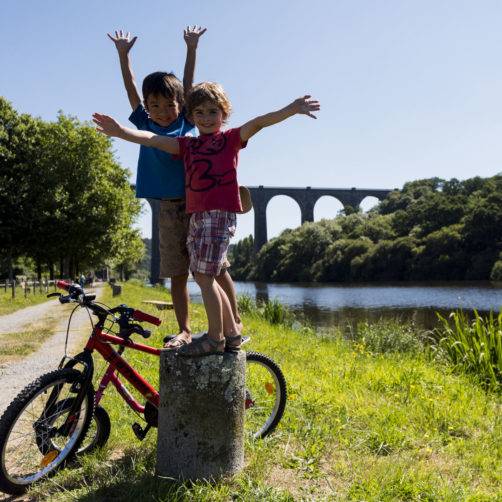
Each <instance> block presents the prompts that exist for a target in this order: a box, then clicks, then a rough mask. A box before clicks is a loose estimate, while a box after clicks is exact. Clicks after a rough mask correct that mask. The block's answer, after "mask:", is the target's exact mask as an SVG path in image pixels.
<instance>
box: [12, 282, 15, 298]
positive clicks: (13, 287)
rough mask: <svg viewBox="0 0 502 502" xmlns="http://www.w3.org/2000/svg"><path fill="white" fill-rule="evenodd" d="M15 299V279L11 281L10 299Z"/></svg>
mask: <svg viewBox="0 0 502 502" xmlns="http://www.w3.org/2000/svg"><path fill="white" fill-rule="evenodd" d="M15 297H16V279H12V298H15Z"/></svg>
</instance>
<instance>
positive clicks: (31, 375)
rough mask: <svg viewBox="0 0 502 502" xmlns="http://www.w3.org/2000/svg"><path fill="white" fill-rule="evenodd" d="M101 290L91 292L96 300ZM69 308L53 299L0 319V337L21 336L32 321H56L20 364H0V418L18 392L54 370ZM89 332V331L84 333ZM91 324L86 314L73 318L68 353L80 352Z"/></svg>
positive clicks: (82, 311)
mask: <svg viewBox="0 0 502 502" xmlns="http://www.w3.org/2000/svg"><path fill="white" fill-rule="evenodd" d="M102 291H103V289H102V288H95V290H94V292H95V293H96V297H97V298H99V296H100V294H101V293H102ZM70 312H71V307H70V308H68V306H63V305H61V304H60V303H59V301H58V300H57V299H55V300H51V301H48V302H46V303H42V304H40V305H34V306H32V307H26V308H25V309H22V310H18V311H17V312H14V313H13V314H9V315H5V316H0V336H1V335H2V334H3V333H14V332H22V331H23V328H24V329H26V327H29V326H30V324H33V323H34V322H36V321H40V320H46V319H59V322H58V323H57V325H56V333H55V334H54V335H53V336H52V337H51V338H49V339H48V340H47V341H46V342H45V343H43V344H42V345H41V346H40V347H39V348H38V349H37V351H36V352H34V353H33V354H31V355H29V356H27V357H25V358H24V359H22V360H19V361H15V362H12V363H5V364H0V389H1V392H0V415H1V414H2V413H3V412H4V410H5V408H7V406H8V405H9V403H10V402H11V401H12V399H13V398H14V397H15V396H16V395H17V394H18V393H19V391H20V390H21V389H23V388H24V387H26V385H28V384H29V383H30V382H32V381H33V380H35V378H37V377H38V376H40V375H42V374H44V373H48V372H49V371H52V370H55V369H57V367H58V364H59V362H60V361H61V358H62V357H63V355H64V348H65V339H66V328H67V326H68V319H69V315H70ZM86 328H89V329H86ZM90 329H91V321H90V318H89V315H88V313H87V311H85V310H84V309H78V310H77V311H76V312H75V314H74V315H73V318H72V322H71V330H70V335H69V338H68V353H69V354H75V353H77V351H78V352H80V349H81V348H82V340H85V339H86V337H88V336H89V332H90Z"/></svg>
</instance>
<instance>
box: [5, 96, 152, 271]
mask: <svg viewBox="0 0 502 502" xmlns="http://www.w3.org/2000/svg"><path fill="white" fill-rule="evenodd" d="M0 99H1V100H0V160H1V170H0V238H1V239H2V243H3V246H2V247H5V249H7V252H8V253H9V256H13V257H15V256H21V255H26V256H29V257H31V258H33V259H34V260H35V262H36V264H37V266H38V271H39V274H40V273H41V268H42V265H47V266H48V268H49V270H51V273H52V271H53V268H54V265H55V264H56V263H58V262H59V263H60V264H61V269H62V270H61V273H62V275H64V276H65V277H72V276H75V274H76V273H77V272H82V271H83V270H84V269H85V268H89V267H93V266H98V265H101V264H104V263H105V262H106V261H107V260H110V261H113V262H114V263H123V262H124V261H127V260H133V261H134V260H136V261H137V260H138V259H140V257H141V255H142V252H143V244H142V243H141V239H140V237H139V234H138V232H137V231H133V230H131V226H132V224H133V223H134V221H135V219H136V217H137V215H138V214H139V213H140V211H141V203H140V201H139V200H138V199H136V198H135V196H134V193H133V192H132V190H131V188H130V185H129V181H128V176H129V174H130V173H129V172H128V171H127V170H125V169H123V168H121V167H120V165H119V164H118V163H117V162H116V161H115V160H114V158H113V153H112V150H111V146H112V143H111V140H110V139H109V138H107V137H105V136H103V135H100V134H99V133H97V132H96V131H95V130H94V127H93V126H91V125H90V124H81V123H79V122H78V121H77V120H76V119H75V118H73V117H66V116H64V115H63V114H62V113H61V112H60V114H59V117H58V120H57V121H56V122H52V123H45V122H42V121H41V120H35V119H32V118H31V117H30V116H28V115H18V114H17V112H15V110H13V109H12V106H11V105H10V103H8V102H7V101H5V100H4V99H2V98H0Z"/></svg>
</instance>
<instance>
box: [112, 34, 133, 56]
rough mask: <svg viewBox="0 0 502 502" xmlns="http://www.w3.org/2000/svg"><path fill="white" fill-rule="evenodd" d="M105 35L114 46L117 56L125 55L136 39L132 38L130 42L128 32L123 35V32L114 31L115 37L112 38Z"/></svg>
mask: <svg viewBox="0 0 502 502" xmlns="http://www.w3.org/2000/svg"><path fill="white" fill-rule="evenodd" d="M107 35H108V38H109V39H110V40H111V41H112V42H113V43H114V44H115V47H116V48H117V52H118V53H119V54H127V53H128V52H129V51H130V50H131V48H132V46H133V45H134V42H136V40H137V39H138V37H134V38H133V39H132V40H129V37H130V34H129V32H127V33H126V34H125V35H124V31H123V30H120V31H115V37H112V36H111V35H110V34H109V33H107Z"/></svg>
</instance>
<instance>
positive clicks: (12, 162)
mask: <svg viewBox="0 0 502 502" xmlns="http://www.w3.org/2000/svg"><path fill="white" fill-rule="evenodd" d="M41 127H42V124H41V122H40V121H38V120H35V119H33V118H32V117H30V116H29V115H24V114H23V115H19V114H18V113H17V112H16V111H15V110H14V109H13V108H12V106H11V104H10V103H9V102H8V101H6V100H5V99H4V98H2V97H0V241H1V242H2V249H4V250H5V251H4V252H5V254H6V258H7V261H8V270H9V271H8V275H9V279H10V280H12V279H13V271H12V260H13V258H16V257H19V256H21V255H23V253H25V252H26V251H27V249H28V247H29V243H28V241H29V237H30V228H31V226H32V225H31V222H32V221H33V219H34V218H35V217H36V214H37V211H36V206H37V204H36V201H37V200H38V198H39V197H40V196H42V195H43V194H44V192H45V187H44V185H43V183H41V178H40V176H39V163H40V156H39V148H40V142H41V139H42V136H41V134H40V131H41Z"/></svg>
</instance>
